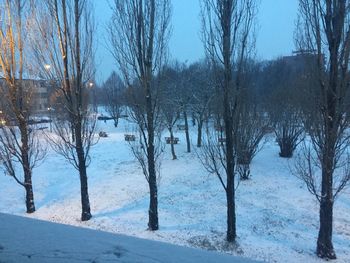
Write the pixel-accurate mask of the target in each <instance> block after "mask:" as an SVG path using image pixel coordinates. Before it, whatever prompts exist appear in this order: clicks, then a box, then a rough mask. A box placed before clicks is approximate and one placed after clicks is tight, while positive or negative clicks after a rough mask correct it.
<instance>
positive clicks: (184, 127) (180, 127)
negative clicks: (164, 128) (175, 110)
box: [177, 124, 186, 131]
mask: <svg viewBox="0 0 350 263" xmlns="http://www.w3.org/2000/svg"><path fill="white" fill-rule="evenodd" d="M177 128H178V129H179V130H180V131H184V130H186V125H185V124H178V125H177Z"/></svg>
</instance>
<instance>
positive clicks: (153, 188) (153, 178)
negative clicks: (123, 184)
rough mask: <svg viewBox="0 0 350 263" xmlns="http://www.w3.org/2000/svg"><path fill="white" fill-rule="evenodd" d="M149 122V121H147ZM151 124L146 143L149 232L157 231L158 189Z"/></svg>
mask: <svg viewBox="0 0 350 263" xmlns="http://www.w3.org/2000/svg"><path fill="white" fill-rule="evenodd" d="M149 121H150V120H149ZM151 123H152V125H151V126H152V127H150V128H149V129H148V136H149V137H148V140H149V141H148V142H149V146H148V148H147V159H148V160H147V161H148V174H149V179H148V185H149V192H150V203H149V209H148V228H149V230H152V231H154V230H158V228H159V225H158V189H157V175H156V170H155V160H154V130H153V120H152V122H149V124H151Z"/></svg>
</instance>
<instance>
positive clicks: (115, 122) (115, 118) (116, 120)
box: [113, 117, 119, 128]
mask: <svg viewBox="0 0 350 263" xmlns="http://www.w3.org/2000/svg"><path fill="white" fill-rule="evenodd" d="M113 121H114V127H115V128H117V127H118V121H119V118H118V117H114V118H113Z"/></svg>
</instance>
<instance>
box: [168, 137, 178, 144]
mask: <svg viewBox="0 0 350 263" xmlns="http://www.w3.org/2000/svg"><path fill="white" fill-rule="evenodd" d="M165 142H166V143H167V144H171V143H172V144H177V143H178V142H179V138H178V137H173V139H171V137H165Z"/></svg>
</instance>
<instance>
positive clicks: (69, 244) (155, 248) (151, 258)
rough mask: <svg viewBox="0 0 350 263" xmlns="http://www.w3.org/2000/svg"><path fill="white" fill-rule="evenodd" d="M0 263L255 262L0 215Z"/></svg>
mask: <svg viewBox="0 0 350 263" xmlns="http://www.w3.org/2000/svg"><path fill="white" fill-rule="evenodd" d="M0 222H1V224H0V233H1V235H0V261H1V262H3V261H4V262H22V263H25V262H43V263H45V262H50V263H56V262H57V263H61V262H70V263H75V262H79V263H81V262H157V263H159V262H167V263H171V262H174V263H175V262H181V263H187V262H201V263H209V262H221V263H226V262H227V263H228V262H230V263H235V262H236V263H251V262H255V261H251V260H247V259H243V258H239V257H233V256H229V255H226V254H219V253H216V252H209V251H205V250H199V249H192V248H186V247H180V246H175V245H170V244H166V243H162V242H157V241H150V240H143V239H139V238H134V237H128V236H123V235H115V234H111V233H107V232H101V231H96V230H90V229H83V228H78V227H73V226H67V225H60V224H56V223H50V222H46V221H41V220H34V219H29V218H25V217H19V216H14V215H7V214H1V213H0Z"/></svg>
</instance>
